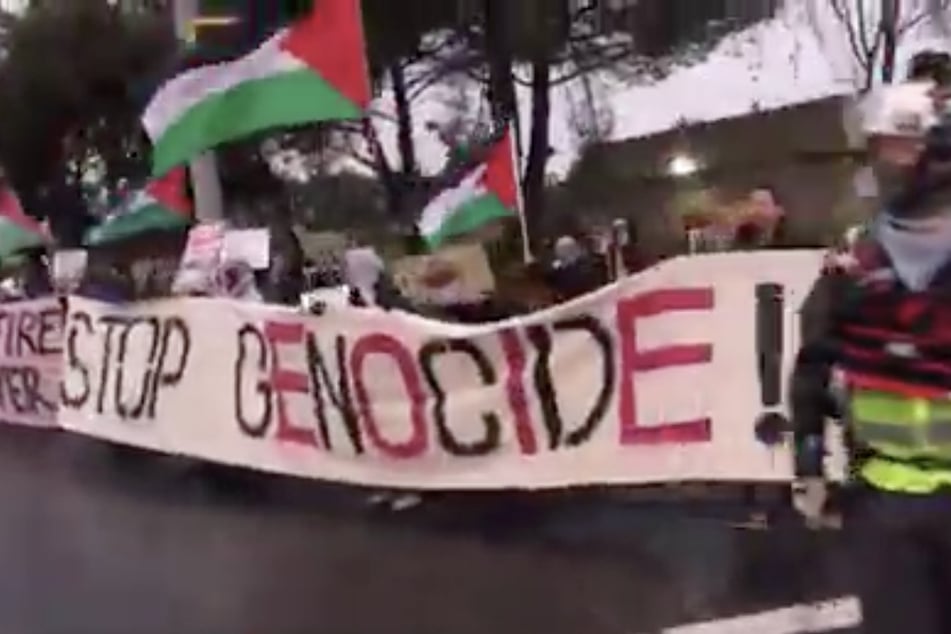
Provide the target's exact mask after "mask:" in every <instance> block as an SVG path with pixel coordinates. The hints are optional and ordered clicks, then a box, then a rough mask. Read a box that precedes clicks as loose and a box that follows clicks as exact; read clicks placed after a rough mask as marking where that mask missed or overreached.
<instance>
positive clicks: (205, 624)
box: [0, 427, 848, 634]
mask: <svg viewBox="0 0 951 634" xmlns="http://www.w3.org/2000/svg"><path fill="white" fill-rule="evenodd" d="M620 497H621V496H620V495H619V494H618V493H616V492H612V493H610V494H608V493H605V492H592V491H587V492H568V493H566V492H562V493H555V494H544V495H541V494H534V495H533V494H514V493H504V494H502V493H500V494H491V495H490V494H479V495H473V494H448V495H440V496H437V497H431V498H429V499H428V500H427V501H426V503H425V504H424V505H423V506H422V507H421V508H419V509H417V510H413V511H408V512H405V513H400V514H375V513H372V512H369V511H368V510H367V508H366V506H365V499H366V495H365V494H364V493H363V492H360V491H355V490H353V489H347V488H337V487H331V486H328V485H322V484H316V483H311V482H302V481H294V480H287V479H281V478H271V477H265V476H258V475H253V474H248V473H245V472H236V471H228V470H224V469H221V468H211V467H207V466H204V467H199V466H196V465H194V464H192V463H187V462H184V461H176V460H172V459H167V458H166V459H155V458H153V457H148V456H145V455H142V454H138V453H134V452H130V451H127V450H121V451H118V450H115V449H113V448H110V447H109V446H107V445H103V444H99V443H96V442H93V441H88V440H85V439H82V438H78V437H74V436H67V435H65V434H58V433H54V432H36V431H31V430H21V429H17V428H8V427H4V428H2V429H0V508H2V515H0V633H2V634H87V633H88V634H112V633H115V634H151V633H153V632H154V633H156V634H168V633H175V634H188V633H195V634H218V633H220V634H258V633H266V634H298V633H299V634H509V633H511V634H533V633H545V634H648V633H652V632H661V631H663V629H664V628H665V627H669V626H673V625H677V624H681V623H689V622H695V621H703V620H707V619H713V618H718V617H723V616H728V615H733V614H742V613H747V612H755V611H758V610H766V609H770V608H776V607H782V606H785V605H789V604H794V603H798V602H802V601H809V600H818V599H827V598H831V597H836V596H841V595H843V594H847V593H848V580H847V571H846V570H845V566H844V565H843V562H842V557H841V550H842V546H843V543H844V542H845V541H846V540H847V535H842V534H815V533H807V532H805V531H803V530H801V529H799V528H798V526H797V525H796V524H795V523H794V522H781V523H780V524H781V525H780V526H779V527H778V528H774V529H772V530H769V531H756V530H746V529H738V528H734V527H731V526H730V522H729V521H727V520H728V517H727V516H730V517H732V516H733V515H732V514H731V513H723V512H722V505H717V507H716V508H715V509H711V508H707V507H706V506H705V505H698V504H691V505H671V504H667V503H658V502H644V501H639V502H636V501H632V500H630V499H626V500H621V499H620ZM736 517H739V514H737V515H736Z"/></svg>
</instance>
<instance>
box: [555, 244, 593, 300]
mask: <svg viewBox="0 0 951 634" xmlns="http://www.w3.org/2000/svg"><path fill="white" fill-rule="evenodd" d="M604 281H606V280H604V279H603V278H602V276H601V275H599V274H598V267H597V265H596V263H595V261H594V258H593V257H592V256H591V254H590V253H588V252H587V251H586V250H585V249H584V248H583V247H582V246H581V245H580V244H579V243H578V241H577V240H575V239H574V238H573V237H571V236H562V237H560V238H558V241H557V242H556V243H555V260H554V262H553V263H552V266H551V269H550V270H549V272H548V283H549V284H550V285H551V287H552V288H553V289H554V291H555V293H556V296H557V298H558V301H559V302H565V301H568V300H571V299H574V298H576V297H580V296H582V295H586V294H587V293H590V292H592V291H594V290H596V289H597V288H598V287H599V286H601V285H602V283H603V282H604Z"/></svg>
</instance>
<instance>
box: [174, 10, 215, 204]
mask: <svg viewBox="0 0 951 634" xmlns="http://www.w3.org/2000/svg"><path fill="white" fill-rule="evenodd" d="M172 10H173V12H174V13H173V15H174V19H175V34H176V35H177V36H178V38H179V39H180V40H182V41H191V40H192V39H193V38H194V29H193V22H194V21H195V18H197V17H198V0H175V2H174V4H173V5H172ZM189 171H190V172H191V180H192V192H193V193H194V195H195V217H196V219H197V220H198V221H199V222H217V221H219V220H223V219H224V216H225V214H224V194H223V192H222V191H221V178H220V177H219V175H218V161H217V159H216V158H215V153H214V152H212V151H209V152H205V153H203V154H200V155H199V156H197V157H195V158H194V159H192V161H191V163H190V164H189Z"/></svg>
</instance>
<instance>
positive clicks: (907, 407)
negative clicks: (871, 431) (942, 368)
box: [851, 390, 951, 425]
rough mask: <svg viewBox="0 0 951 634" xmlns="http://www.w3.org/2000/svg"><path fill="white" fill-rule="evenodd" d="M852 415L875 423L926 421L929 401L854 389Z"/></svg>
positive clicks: (929, 405) (928, 414)
mask: <svg viewBox="0 0 951 634" xmlns="http://www.w3.org/2000/svg"><path fill="white" fill-rule="evenodd" d="M851 406H852V415H853V417H854V418H855V419H856V420H874V421H875V422H877V423H889V422H894V423H900V424H905V425H907V424H908V423H912V424H916V423H922V422H926V421H927V420H928V418H929V417H930V416H931V411H932V407H931V402H930V401H928V399H923V398H908V397H905V396H901V395H897V394H889V393H887V392H873V391H870V390H861V391H856V392H855V393H854V394H853V395H852V399H851ZM949 411H951V409H949Z"/></svg>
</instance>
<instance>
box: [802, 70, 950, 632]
mask: <svg viewBox="0 0 951 634" xmlns="http://www.w3.org/2000/svg"><path fill="white" fill-rule="evenodd" d="M949 71H951V58H948V57H947V56H946V55H943V54H940V53H931V52H929V53H926V54H923V55H919V56H918V57H916V59H915V60H914V62H913V64H912V73H911V75H910V77H909V81H908V82H906V83H904V84H902V85H898V86H889V87H886V88H884V89H883V90H881V91H880V92H879V93H877V94H875V95H873V96H872V97H871V98H870V99H869V101H868V102H867V104H866V112H865V115H866V118H865V131H866V133H867V135H868V150H869V158H870V161H871V167H872V169H873V170H874V173H875V175H876V178H877V180H878V186H879V191H880V194H881V196H882V202H883V209H882V211H881V212H880V213H878V214H877V215H876V216H875V217H874V218H873V219H871V220H870V221H869V222H868V223H867V225H866V227H865V228H864V229H863V230H862V231H861V232H860V233H859V234H857V235H855V236H853V238H854V244H853V246H852V247H851V249H850V252H849V254H848V255H849V257H848V258H846V260H845V261H846V264H847V265H845V266H839V265H838V264H841V262H839V263H838V264H837V265H836V266H830V267H829V268H828V270H827V271H826V272H825V274H824V275H823V276H821V277H820V279H819V281H818V282H817V284H816V287H815V288H814V289H813V292H812V294H811V296H810V299H809V300H807V303H806V306H805V307H804V309H803V322H804V326H803V331H804V332H803V341H804V345H803V347H802V348H801V350H800V351H799V354H798V357H797V360H796V367H795V370H794V372H793V376H792V384H791V390H790V393H791V406H792V414H793V423H794V437H795V456H796V465H795V468H796V476H797V481H796V485H795V487H794V504H795V506H796V508H797V509H798V510H799V511H800V512H801V513H803V514H804V515H805V516H806V518H807V519H808V520H810V521H811V522H813V523H819V522H821V520H822V519H823V511H824V508H823V507H824V504H825V500H826V487H825V478H824V475H825V474H824V458H825V446H824V437H825V424H826V420H827V419H829V418H834V419H839V420H840V421H841V422H842V423H843V424H845V426H846V434H847V437H848V439H849V449H850V454H851V457H852V469H851V472H852V477H851V481H850V482H849V483H847V495H846V500H847V503H846V504H845V506H844V507H843V511H844V519H845V528H846V530H847V531H849V532H850V533H851V534H852V537H853V538H852V539H849V540H848V543H849V544H850V546H854V547H855V549H856V551H855V555H856V562H857V563H856V571H857V572H858V573H859V574H857V575H856V577H857V583H858V586H859V594H860V598H861V601H862V610H863V625H862V631H863V632H870V633H872V634H879V633H881V634H885V633H893V632H902V631H907V632H915V633H916V634H939V633H948V632H951V601H949V597H951V397H949V395H951V116H949V109H948V107H947V96H948V94H949V93H948V86H949V83H951V82H949V81H948V80H949V75H951V72H949Z"/></svg>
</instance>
